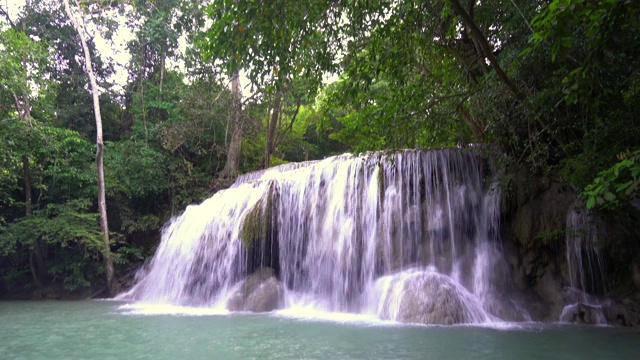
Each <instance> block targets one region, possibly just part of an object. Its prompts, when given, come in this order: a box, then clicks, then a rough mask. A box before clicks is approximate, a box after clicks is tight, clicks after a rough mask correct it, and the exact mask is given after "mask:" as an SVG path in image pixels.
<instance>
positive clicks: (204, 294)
mask: <svg viewBox="0 0 640 360" xmlns="http://www.w3.org/2000/svg"><path fill="white" fill-rule="evenodd" d="M485 172H486V169H485V167H484V166H483V160H482V158H481V157H480V156H478V155H477V154H474V153H472V152H469V151H465V150H458V149H444V150H407V151H402V152H397V153H393V154H383V153H367V154H363V155H360V156H354V155H351V154H344V155H340V156H335V157H331V158H327V159H325V160H322V161H315V162H305V163H297V164H289V165H283V166H280V167H276V168H272V169H268V170H265V171H261V172H256V173H251V174H247V175H243V176H241V177H239V178H238V180H237V181H236V183H235V184H234V185H233V186H232V187H231V188H230V189H227V190H223V191H220V192H218V193H216V194H215V195H213V196H212V197H211V198H210V199H208V200H206V201H204V202H203V203H202V204H200V205H194V206H189V207H188V208H187V210H186V211H185V212H184V213H183V214H182V215H181V216H179V217H177V218H174V219H172V220H171V221H170V222H169V223H168V224H167V225H166V226H165V228H164V229H163V232H162V239H161V243H160V245H159V247H158V250H157V252H156V254H155V256H154V257H153V259H152V260H151V262H150V263H149V264H148V265H147V266H146V267H145V268H144V269H142V270H140V271H139V274H138V275H137V283H136V284H135V286H134V287H133V288H132V289H131V290H130V291H129V292H127V293H125V294H123V295H121V296H120V299H124V300H135V301H140V302H151V303H169V304H177V305H187V306H205V307H228V306H227V302H228V301H229V298H230V297H233V296H234V295H233V294H234V291H236V292H237V291H238V288H239V287H240V286H241V287H242V289H243V290H242V291H244V292H247V291H249V290H247V289H250V288H251V289H253V288H256V286H255V284H254V282H255V281H259V280H255V281H254V280H251V281H250V280H249V279H247V277H248V276H250V275H251V274H253V273H260V274H261V275H260V276H261V277H262V278H267V277H275V278H277V281H278V283H279V284H281V286H282V288H283V289H284V292H283V293H284V295H283V296H284V297H285V299H284V302H283V304H284V305H283V306H285V307H294V306H311V307H313V308H315V309H319V310H323V311H331V312H351V313H367V312H373V313H374V314H375V315H376V316H378V317H380V318H383V319H390V320H397V321H405V322H426V323H458V322H472V323H473V322H486V321H492V320H495V319H497V317H496V316H495V314H497V313H499V312H500V311H499V310H496V308H498V307H501V306H502V305H504V306H508V305H506V304H502V301H500V300H499V299H501V294H500V292H501V291H502V289H503V288H504V287H505V286H506V285H505V283H506V282H508V279H509V273H508V269H507V267H506V266H502V265H504V260H503V259H502V255H501V249H500V247H499V245H498V241H496V240H497V237H498V234H499V213H500V210H499V209H500V193H499V189H498V188H497V186H495V184H493V185H490V186H485V185H486V184H485V181H484V180H485V176H486V175H487V174H486V173H485ZM264 268H269V269H271V270H269V271H268V272H264V271H258V270H260V269H264ZM250 278H251V277H250ZM245 279H247V280H245ZM243 281H244V282H243ZM270 281H271V280H270ZM249 283H251V284H249ZM271 283H275V281H271ZM430 291H435V292H436V293H437V294H428V293H427V292H430ZM271 293H273V294H279V293H281V291H280V290H278V291H272V292H271ZM393 294H396V295H393ZM443 299H446V300H447V301H449V302H450V303H452V304H454V305H455V306H454V305H452V306H451V309H450V311H448V312H445V314H443V315H442V316H443V317H440V318H439V319H434V318H433V317H434V316H436V317H437V316H438V314H435V313H434V315H433V316H430V317H424V316H422V317H421V316H414V315H412V314H410V312H411V309H422V310H417V311H423V310H424V309H426V308H428V307H434V306H436V307H437V306H440V305H439V304H438V303H434V301H443ZM236 300H237V297H236ZM236 300H233V301H234V304H235V301H236ZM403 304H404V305H403ZM398 306H404V308H406V309H409V310H406V309H405V310H403V309H399V308H398ZM234 308H235V305H234ZM398 314H400V315H398Z"/></svg>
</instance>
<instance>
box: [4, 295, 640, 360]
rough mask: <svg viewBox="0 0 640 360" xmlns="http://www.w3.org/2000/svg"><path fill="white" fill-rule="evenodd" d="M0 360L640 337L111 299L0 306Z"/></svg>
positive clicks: (478, 349)
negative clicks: (242, 311) (238, 310)
mask: <svg viewBox="0 0 640 360" xmlns="http://www.w3.org/2000/svg"><path fill="white" fill-rule="evenodd" d="M0 358H2V359H616V360H620V359H634V360H635V359H639V358H640V332H639V331H633V330H629V329H621V328H612V327H584V326H572V325H561V324H539V323H527V324H504V323H502V324H500V323H498V324H489V325H486V326H484V325H483V326H454V327H440V326H434V327H427V326H408V325H399V324H394V323H385V322H379V321H375V320H374V319H369V318H367V317H363V316H351V315H347V314H317V313H305V311H297V312H296V311H286V312H281V313H274V314H268V315H257V314H225V313H221V312H218V311H215V310H202V309H189V308H171V307H162V306H130V305H127V304H124V303H120V302H114V301H78V302H59V301H51V302H0Z"/></svg>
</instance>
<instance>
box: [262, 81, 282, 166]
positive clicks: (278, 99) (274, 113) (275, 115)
mask: <svg viewBox="0 0 640 360" xmlns="http://www.w3.org/2000/svg"><path fill="white" fill-rule="evenodd" d="M281 108H282V95H281V94H280V93H277V94H276V96H275V98H274V100H273V109H272V110H271V119H270V120H269V124H267V139H266V140H267V141H266V146H265V151H264V163H263V167H264V168H265V169H266V168H268V167H269V165H270V164H271V155H272V154H273V151H274V150H275V148H276V129H277V127H278V120H279V119H280V109H281Z"/></svg>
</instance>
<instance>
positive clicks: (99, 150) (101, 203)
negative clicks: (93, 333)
mask: <svg viewBox="0 0 640 360" xmlns="http://www.w3.org/2000/svg"><path fill="white" fill-rule="evenodd" d="M64 8H65V11H66V12H67V15H68V16H69V20H71V22H72V23H73V26H74V27H75V29H76V31H77V32H78V36H79V38H80V42H81V43H82V49H83V50H84V59H85V66H86V68H87V69H86V70H87V75H88V76H89V81H90V82H91V95H92V96H93V112H94V115H95V118H96V166H97V168H98V210H99V212H100V228H101V229H102V234H103V239H104V251H103V260H104V269H105V273H106V277H107V286H108V288H109V293H110V295H111V296H115V295H116V294H118V292H120V283H119V282H118V279H116V277H115V271H114V268H113V260H112V258H111V247H110V245H109V226H108V222H107V202H106V196H105V190H104V167H103V159H102V156H103V148H104V144H103V139H102V116H101V114H100V98H99V92H98V84H97V82H96V77H95V74H94V73H93V65H92V63H91V53H90V51H89V46H88V45H87V41H86V39H85V34H84V31H85V29H84V21H83V25H82V26H81V25H80V24H79V23H78V20H77V18H76V16H75V15H74V13H73V12H72V10H71V6H70V5H69V0H64ZM80 16H82V15H80Z"/></svg>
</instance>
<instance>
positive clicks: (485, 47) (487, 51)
mask: <svg viewBox="0 0 640 360" xmlns="http://www.w3.org/2000/svg"><path fill="white" fill-rule="evenodd" d="M451 6H452V7H453V10H454V11H455V12H456V13H458V15H460V17H461V18H462V21H463V22H464V25H465V27H467V28H468V29H469V30H471V34H472V35H473V38H474V39H475V40H477V41H478V44H479V45H480V48H481V50H482V52H483V53H484V56H485V57H486V58H487V59H489V63H490V64H491V67H492V68H493V70H495V72H496V74H498V77H499V78H500V80H501V81H502V82H503V83H504V84H505V85H506V86H507V88H508V89H509V90H510V91H511V92H512V93H513V94H514V95H515V96H516V97H517V98H518V99H520V100H522V99H524V97H525V96H524V94H523V93H522V92H521V91H520V90H519V89H518V88H517V87H516V86H515V85H514V84H513V82H512V81H511V79H510V78H509V76H507V74H506V73H505V72H504V70H502V68H501V67H500V64H498V59H496V56H495V54H494V53H493V49H491V46H490V45H489V42H488V41H487V38H486V37H485V36H484V34H483V33H482V31H481V30H480V29H479V28H478V26H477V25H476V23H475V21H473V18H472V17H471V16H470V15H469V13H467V12H466V11H465V9H464V8H463V7H462V5H460V2H459V1H458V0H451Z"/></svg>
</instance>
